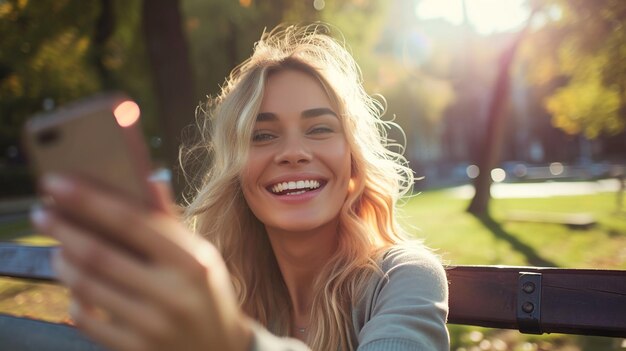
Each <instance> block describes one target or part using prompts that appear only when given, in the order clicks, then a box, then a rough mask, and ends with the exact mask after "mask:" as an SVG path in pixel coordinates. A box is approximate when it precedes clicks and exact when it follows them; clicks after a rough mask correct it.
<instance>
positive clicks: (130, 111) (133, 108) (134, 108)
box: [113, 100, 140, 127]
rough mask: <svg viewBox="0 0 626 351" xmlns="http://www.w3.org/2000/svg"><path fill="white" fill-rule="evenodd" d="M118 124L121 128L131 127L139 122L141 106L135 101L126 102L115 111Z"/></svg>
mask: <svg viewBox="0 0 626 351" xmlns="http://www.w3.org/2000/svg"><path fill="white" fill-rule="evenodd" d="M113 115H114V116H115V119H116V120H117V124H119V125H120V126H121V127H129V126H131V125H133V124H135V122H137V120H139V115H140V110H139V105H137V104H136V103H135V102H134V101H130V100H127V101H124V102H122V103H121V104H119V105H117V107H116V108H115V109H114V110H113Z"/></svg>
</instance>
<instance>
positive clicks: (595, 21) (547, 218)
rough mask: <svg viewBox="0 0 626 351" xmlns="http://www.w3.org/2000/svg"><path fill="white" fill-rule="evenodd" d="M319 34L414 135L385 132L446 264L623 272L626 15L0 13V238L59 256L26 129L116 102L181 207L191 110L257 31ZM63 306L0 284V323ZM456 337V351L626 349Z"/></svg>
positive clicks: (298, 4)
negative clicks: (139, 130) (60, 112)
mask: <svg viewBox="0 0 626 351" xmlns="http://www.w3.org/2000/svg"><path fill="white" fill-rule="evenodd" d="M314 21H323V22H327V23H330V24H331V25H333V26H334V27H335V28H336V29H337V30H338V32H340V33H342V35H343V37H344V38H345V42H346V44H347V46H348V47H349V49H350V51H351V52H352V53H353V55H354V57H355V59H356V60H357V62H358V63H359V65H360V66H361V69H362V72H363V76H364V82H365V85H366V89H367V91H368V92H369V93H370V94H380V95H381V96H383V97H384V101H386V105H387V112H386V115H385V119H388V120H394V121H395V122H397V123H398V124H399V125H400V126H402V128H403V129H404V132H405V135H402V134H401V133H398V132H397V131H393V130H392V131H390V135H391V136H392V137H393V138H394V139H395V140H397V141H398V142H401V143H405V144H406V150H405V155H406V156H407V158H408V159H409V160H410V162H411V166H412V167H413V169H414V170H415V172H416V174H417V175H418V176H423V179H422V180H419V181H418V182H417V183H416V185H415V190H416V193H420V194H419V195H416V196H414V197H411V198H410V199H408V200H406V206H405V207H404V212H403V217H404V219H403V220H404V222H405V224H406V225H407V226H408V227H410V228H412V229H411V231H412V233H413V234H414V235H416V236H417V237H420V238H423V239H424V240H425V241H426V243H427V244H428V245H429V246H432V247H433V248H436V249H438V252H439V253H440V254H441V256H442V258H443V259H444V260H445V261H446V262H447V263H450V264H491V265H494V264H510V265H536V266H557V267H572V268H606V269H626V209H625V208H624V205H623V192H624V172H625V171H626V129H625V127H626V1H623V0H343V1H338V0H265V1H260V0H178V1H174V0H152V1H139V0H126V1H121V0H97V1H96V0H94V1H79V0H56V1H28V0H0V121H1V123H0V240H11V241H18V242H27V243H31V244H41V245H49V244H51V242H50V241H49V240H47V239H44V238H41V237H38V236H37V235H36V233H34V232H33V231H32V229H31V228H30V226H29V224H28V221H27V213H28V208H29V207H30V205H31V204H32V203H33V201H34V186H33V181H32V178H31V176H30V175H29V170H28V165H27V161H26V156H25V155H24V153H23V150H22V147H21V145H20V130H21V128H22V125H23V123H24V121H25V120H26V119H27V118H28V117H29V116H31V115H33V114H34V113H37V112H40V111H45V110H51V109H54V108H56V107H58V106H61V105H63V104H65V103H67V102H69V101H72V100H76V99H79V98H81V97H86V96H89V95H92V94H94V93H97V92H100V91H105V90H121V91H125V92H126V93H128V94H129V95H130V96H132V97H133V98H134V99H135V100H136V101H137V102H138V103H139V105H140V106H141V108H142V125H143V128H144V132H145V135H146V140H147V142H148V144H149V146H150V149H151V152H152V155H153V159H154V160H155V164H156V165H157V166H159V167H162V168H164V169H169V170H171V172H172V173H171V174H172V181H173V183H174V186H175V188H176V190H177V191H178V192H179V193H181V192H182V191H183V188H184V182H183V179H182V177H180V175H179V172H178V169H177V167H176V164H177V162H176V155H177V149H178V146H179V144H180V142H181V140H185V138H186V137H187V136H188V135H190V129H189V128H188V126H189V125H191V124H192V123H194V118H195V117H194V113H195V108H196V106H198V104H200V103H202V102H204V101H206V98H207V96H208V95H215V94H217V93H218V92H219V87H220V84H222V83H223V82H224V78H225V77H226V76H227V75H228V73H229V72H230V70H231V69H232V68H234V66H235V65H236V64H238V63H239V62H241V61H242V60H244V59H245V58H247V57H248V56H249V55H250V54H251V52H252V47H253V43H254V42H255V41H256V40H258V39H259V37H260V35H261V33H262V32H263V30H264V29H268V30H269V29H271V28H273V27H274V26H275V25H277V24H279V23H283V22H287V23H310V22H314ZM381 100H382V98H381ZM460 243H462V244H460ZM64 294H65V292H64V291H63V290H62V289H58V288H57V287H54V286H43V287H41V286H34V285H32V284H20V283H16V282H14V281H10V280H2V281H0V310H2V311H5V312H6V311H8V313H14V314H22V315H24V314H26V315H34V316H37V317H38V318H44V319H50V320H64V319H66V318H67V317H66V315H65V307H64V306H65V305H64V303H65V300H66V299H65V298H64V297H63V296H64ZM451 331H452V342H453V345H452V346H453V348H452V349H453V350H457V351H469V350H471V351H477V350H524V351H531V350H594V351H595V350H625V349H626V340H622V339H616V338H614V339H611V338H597V337H596V338H594V337H579V336H564V335H556V334H555V335H547V336H523V335H520V334H519V333H517V332H514V331H500V330H487V329H480V328H471V327H461V326H451Z"/></svg>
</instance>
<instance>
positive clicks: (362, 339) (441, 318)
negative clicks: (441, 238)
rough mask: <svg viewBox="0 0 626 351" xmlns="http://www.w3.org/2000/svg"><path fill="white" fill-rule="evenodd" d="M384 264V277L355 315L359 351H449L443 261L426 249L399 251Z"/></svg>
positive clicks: (376, 280)
mask: <svg viewBox="0 0 626 351" xmlns="http://www.w3.org/2000/svg"><path fill="white" fill-rule="evenodd" d="M378 262H379V268H380V271H379V272H377V273H375V274H373V275H372V278H371V279H370V282H369V284H368V286H367V288H366V292H365V294H364V296H363V297H362V298H361V299H360V300H359V303H357V304H356V306H355V309H354V310H353V319H354V325H355V331H356V332H357V336H358V339H359V348H361V347H365V346H366V345H369V346H368V347H369V348H364V349H367V350H375V349H384V348H377V347H375V345H396V344H397V345H401V344H402V345H413V348H418V349H427V350H444V349H446V348H447V347H448V344H449V341H448V332H447V329H446V325H445V323H446V319H447V314H448V283H447V279H446V274H445V270H444V269H443V265H442V264H441V262H440V260H439V259H438V258H437V256H436V255H434V254H433V253H432V252H431V251H429V250H428V249H426V248H424V247H419V246H394V247H392V248H390V249H389V250H387V251H386V252H385V253H384V254H383V256H382V257H380V258H379V260H378ZM381 347H382V346H381ZM398 349H401V350H404V349H412V348H411V347H409V348H405V347H402V348H398Z"/></svg>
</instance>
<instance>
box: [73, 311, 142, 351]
mask: <svg viewBox="0 0 626 351" xmlns="http://www.w3.org/2000/svg"><path fill="white" fill-rule="evenodd" d="M70 316H71V317H72V319H73V320H74V323H75V324H76V326H77V327H78V328H79V329H80V330H81V331H82V332H84V333H85V334H87V336H88V337H89V338H91V339H92V340H94V341H96V342H97V343H99V344H101V345H103V346H105V347H106V348H108V349H111V350H145V349H146V347H145V345H144V343H143V342H142V341H141V339H140V338H139V337H138V336H137V335H135V334H134V333H133V332H132V330H130V329H128V328H124V326H123V325H116V324H112V323H110V322H107V321H106V320H103V319H101V318H97V317H95V316H94V315H93V314H92V313H90V312H89V311H87V310H86V309H85V304H83V303H81V302H80V301H76V302H74V303H72V304H71V305H70Z"/></svg>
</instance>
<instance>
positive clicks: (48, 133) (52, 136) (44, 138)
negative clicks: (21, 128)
mask: <svg viewBox="0 0 626 351" xmlns="http://www.w3.org/2000/svg"><path fill="white" fill-rule="evenodd" d="M58 140H59V131H58V130H57V129H54V128H51V129H46V130H43V131H41V132H40V133H39V134H37V142H38V143H39V144H41V145H44V146H46V145H50V144H54V143H55V142H57V141H58Z"/></svg>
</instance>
